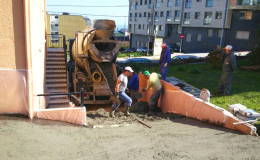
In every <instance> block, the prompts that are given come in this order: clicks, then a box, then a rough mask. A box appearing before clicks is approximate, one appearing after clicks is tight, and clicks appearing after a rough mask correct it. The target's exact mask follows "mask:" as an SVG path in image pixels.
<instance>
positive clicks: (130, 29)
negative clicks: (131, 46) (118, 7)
mask: <svg viewBox="0 0 260 160" xmlns="http://www.w3.org/2000/svg"><path fill="white" fill-rule="evenodd" d="M129 32H132V24H129Z"/></svg>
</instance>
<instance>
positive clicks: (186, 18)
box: [183, 12, 190, 24]
mask: <svg viewBox="0 0 260 160" xmlns="http://www.w3.org/2000/svg"><path fill="white" fill-rule="evenodd" d="M183 24H190V12H184V21H183Z"/></svg>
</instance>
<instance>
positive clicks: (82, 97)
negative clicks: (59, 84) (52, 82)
mask: <svg viewBox="0 0 260 160" xmlns="http://www.w3.org/2000/svg"><path fill="white" fill-rule="evenodd" d="M77 94H80V107H84V88H81V89H80V92H68V93H44V94H37V96H60V95H77Z"/></svg>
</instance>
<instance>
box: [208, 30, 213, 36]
mask: <svg viewBox="0 0 260 160" xmlns="http://www.w3.org/2000/svg"><path fill="white" fill-rule="evenodd" d="M212 36H213V29H208V37H212Z"/></svg>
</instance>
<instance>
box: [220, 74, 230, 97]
mask: <svg viewBox="0 0 260 160" xmlns="http://www.w3.org/2000/svg"><path fill="white" fill-rule="evenodd" d="M232 75H233V72H222V75H221V78H220V81H219V89H218V92H219V93H223V94H224V95H229V94H230V89H231V82H232Z"/></svg>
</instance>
